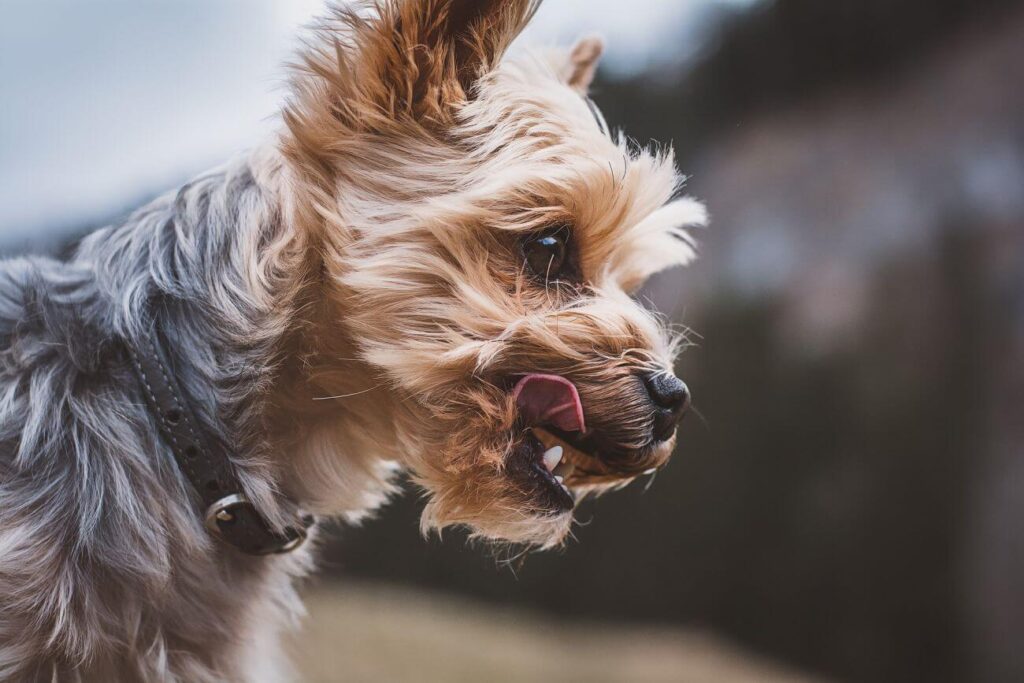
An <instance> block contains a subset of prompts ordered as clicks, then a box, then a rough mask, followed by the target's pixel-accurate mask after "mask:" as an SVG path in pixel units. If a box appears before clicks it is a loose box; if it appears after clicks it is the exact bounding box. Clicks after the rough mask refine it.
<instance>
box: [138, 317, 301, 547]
mask: <svg viewBox="0 0 1024 683" xmlns="http://www.w3.org/2000/svg"><path fill="white" fill-rule="evenodd" d="M147 330H148V331H147V332H146V333H145V334H144V335H143V337H142V338H140V339H137V340H135V341H134V343H133V342H130V341H128V340H125V346H126V347H127V349H128V355H129V356H130V357H131V364H132V367H133V368H134V370H135V374H136V376H137V377H138V380H139V383H140V385H141V387H142V393H143V394H144V395H145V397H146V403H147V405H148V406H149V410H150V412H151V413H152V415H153V418H154V420H155V421H156V423H157V425H158V426H159V428H160V434H161V436H162V437H163V439H164V441H165V442H166V443H167V445H168V446H170V448H171V452H172V453H173V454H174V459H175V461H176V462H177V464H178V468H179V469H180V470H181V472H182V473H183V474H184V475H185V478H186V479H187V480H188V482H189V484H191V485H192V488H193V489H195V491H196V493H198V494H199V499H200V501H201V503H202V515H203V523H204V525H205V526H206V528H207V530H208V531H209V532H210V534H211V535H213V536H214V537H215V538H217V539H219V540H221V541H223V542H224V543H226V544H228V545H230V546H232V547H234V548H236V549H238V550H239V551H241V552H243V553H246V554H248V555H270V554H275V553H287V552H290V551H292V550H294V549H296V548H298V547H299V546H300V545H302V543H303V541H305V540H306V536H307V529H308V528H309V527H310V526H311V525H312V524H313V522H314V519H313V517H312V516H308V515H305V516H302V515H299V513H298V510H297V508H296V506H294V505H291V506H290V507H291V508H292V510H293V514H292V516H293V517H294V520H295V521H294V522H293V523H292V524H290V525H288V526H286V527H285V528H284V529H281V530H278V529H275V528H273V527H271V525H270V524H269V523H268V522H267V520H266V519H265V518H264V517H263V516H262V515H261V514H260V512H259V510H257V509H256V506H255V505H253V503H252V502H251V501H250V500H249V499H248V497H247V496H246V494H245V492H244V489H243V488H242V485H241V483H240V482H239V480H238V476H237V474H236V473H235V470H234V467H233V466H232V464H231V458H230V457H229V451H228V446H226V445H225V444H224V443H223V442H222V441H221V440H220V439H216V438H214V437H213V435H211V434H209V433H208V432H207V431H206V430H205V429H204V428H203V426H202V425H201V423H200V422H199V420H197V419H196V415H195V412H194V411H193V410H192V408H191V406H190V405H189V402H188V400H187V398H186V396H185V394H184V392H182V390H181V387H180V386H179V384H178V382H177V380H176V379H175V377H174V373H173V372H172V370H171V368H172V366H171V364H170V363H169V362H168V356H167V353H166V352H165V349H164V346H163V344H162V339H161V337H162V335H161V334H160V332H159V328H158V326H157V324H156V323H155V321H151V323H150V325H149V326H148V328H147Z"/></svg>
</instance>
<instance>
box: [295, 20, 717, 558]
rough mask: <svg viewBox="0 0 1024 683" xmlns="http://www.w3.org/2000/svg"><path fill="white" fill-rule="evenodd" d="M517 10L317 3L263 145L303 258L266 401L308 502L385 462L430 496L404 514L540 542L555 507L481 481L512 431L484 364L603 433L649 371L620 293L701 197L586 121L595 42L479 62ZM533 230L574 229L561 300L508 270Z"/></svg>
mask: <svg viewBox="0 0 1024 683" xmlns="http://www.w3.org/2000/svg"><path fill="white" fill-rule="evenodd" d="M467 4H469V5H474V6H475V7H476V9H475V11H470V12H467V11H465V10H462V9H460V8H461V7H463V6H464V5H467ZM534 9H535V4H534V3H533V2H528V1H526V0H505V1H497V2H488V3H465V2H461V3H460V2H453V1H445V0H430V1H428V2H412V1H391V2H381V3H377V4H376V5H374V6H372V7H361V8H357V9H351V8H339V9H335V10H334V11H333V13H332V15H331V16H330V17H329V18H328V19H327V20H325V21H324V22H323V23H322V24H321V25H320V26H319V28H318V32H317V42H316V43H315V44H314V45H313V46H312V47H311V48H310V49H309V51H308V52H307V53H306V54H305V56H304V61H303V65H302V67H301V71H300V73H299V75H298V76H297V79H296V83H295V89H294V93H295V94H294V98H293V100H292V101H291V103H290V104H289V106H288V108H287V110H286V112H285V121H286V123H287V131H286V133H285V134H284V136H283V138H282V150H283V152H284V155H285V158H286V159H287V163H288V165H289V167H290V172H291V184H290V187H289V191H290V192H291V193H292V195H293V198H292V201H293V206H292V212H291V214H290V219H291V220H292V221H293V222H294V229H295V230H296V239H303V240H309V241H310V242H311V243H312V244H314V245H315V247H314V249H315V252H316V254H317V258H318V259H320V263H319V268H318V269H317V271H316V274H317V276H318V277H317V278H316V279H315V280H314V281H311V282H307V283H305V285H304V287H306V288H307V289H308V290H309V291H308V294H307V296H308V298H309V307H310V308H309V311H310V315H309V321H308V330H307V332H306V334H305V335H304V339H303V345H304V348H303V352H302V355H303V357H304V358H305V359H306V360H305V364H304V368H303V371H302V382H297V383H296V384H295V385H293V386H292V387H290V389H289V391H290V392H291V395H290V396H289V397H288V398H287V399H285V400H284V404H285V405H287V411H286V413H287V414H288V415H289V418H288V419H289V420H292V419H294V422H295V423H296V424H303V425H306V426H305V427H304V429H303V430H302V433H301V434H294V439H295V446H296V447H295V452H297V455H295V457H294V460H293V461H292V462H291V463H289V465H288V466H287V467H286V468H285V469H286V471H288V472H290V480H289V482H288V487H289V488H290V489H292V491H293V493H294V495H296V497H297V498H298V499H300V500H303V501H304V502H307V504H309V505H311V507H312V508H313V509H314V510H315V511H318V512H324V513H337V512H345V513H347V514H350V515H356V514H358V513H359V511H360V510H362V509H363V508H365V507H367V506H370V505H371V504H372V503H373V502H376V501H377V500H379V497H378V495H377V494H382V493H385V492H386V491H387V490H388V488H389V486H388V484H387V481H388V477H389V474H390V473H391V472H392V471H394V467H393V466H392V464H391V463H393V462H394V463H400V464H401V465H402V466H405V467H407V468H409V469H410V471H411V472H412V474H413V476H414V478H415V480H416V481H417V482H418V483H420V484H421V485H422V486H423V487H424V488H425V489H426V491H427V492H428V493H429V494H430V497H429V502H428V504H427V507H426V510H425V513H424V527H425V528H430V527H442V526H445V525H449V524H464V525H467V526H469V527H471V528H472V529H474V530H475V531H476V532H477V533H479V534H481V535H483V536H486V537H488V538H494V539H502V540H511V541H518V542H528V543H535V544H539V545H542V546H546V545H551V544H555V543H558V542H560V541H561V540H562V539H563V538H564V537H565V535H566V534H567V532H568V529H569V525H570V522H571V519H570V515H556V516H552V515H550V514H546V513H545V512H544V511H542V510H537V509H534V505H533V502H532V500H531V498H530V496H529V495H528V493H527V492H525V491H522V490H519V489H518V488H517V486H516V484H515V482H514V481H513V480H512V479H511V478H510V477H508V476H506V475H505V468H506V463H507V459H508V457H509V453H510V449H511V448H512V446H513V444H514V443H515V442H516V441H517V440H518V439H519V438H521V435H520V434H518V433H516V429H515V421H516V413H515V408H514V406H513V404H512V401H511V398H510V397H509V394H508V392H507V390H506V388H503V386H502V384H501V379H502V378H503V377H505V376H507V375H509V374H512V373H523V372H557V373H560V374H564V375H566V376H567V377H570V378H571V379H572V381H573V382H575V383H576V384H577V386H578V387H579V389H580V392H581V395H582V397H583V401H584V403H585V405H586V407H587V410H588V414H589V415H591V416H592V418H591V419H593V420H594V421H595V422H596V423H598V424H602V423H607V427H608V428H609V429H614V428H615V423H616V422H617V421H622V420H627V421H628V420H629V419H630V416H629V414H628V408H629V406H630V405H631V403H630V402H631V400H634V399H632V398H631V397H630V393H629V392H630V391H632V386H633V385H632V384H631V382H634V381H635V380H634V379H633V377H634V375H635V374H636V372H637V371H638V369H641V368H649V369H661V370H671V365H672V360H673V353H674V351H675V348H674V345H673V342H672V341H671V340H670V339H669V338H668V337H667V336H666V331H665V330H664V328H663V327H662V325H661V324H660V323H659V322H658V321H657V320H656V319H655V318H654V317H653V316H652V315H651V314H650V313H648V312H647V311H645V310H644V309H643V308H641V307H640V306H639V305H637V304H636V303H635V302H634V301H632V300H631V299H630V298H629V296H628V292H630V291H632V290H634V289H635V288H637V287H638V286H639V285H640V284H641V283H642V282H643V281H644V280H645V279H646V278H647V277H648V276H649V275H650V274H652V273H653V272H656V271H658V270H661V269H663V268H666V267H669V266H671V265H675V264H678V263H685V262H687V261H688V260H689V259H690V258H692V256H693V244H692V241H691V240H690V238H689V236H688V235H687V233H685V232H684V231H683V228H684V227H686V226H688V225H694V224H700V223H702V222H703V221H704V214H703V209H702V207H701V206H700V205H699V204H697V203H696V202H694V201H692V200H689V199H681V200H675V201H672V198H673V196H674V195H675V193H676V192H677V190H678V188H679V185H680V178H679V176H678V175H677V173H676V171H675V168H674V166H673V163H672V155H671V151H670V150H661V151H659V152H650V151H647V150H641V149H635V148H632V147H631V146H630V145H629V144H628V143H627V142H626V140H625V139H623V138H619V139H618V140H613V139H610V138H608V137H607V136H605V135H603V134H602V133H601V131H600V130H599V128H598V126H597V124H596V123H595V121H594V119H593V117H592V115H591V113H590V111H589V110H588V107H587V105H586V103H585V102H584V100H583V99H582V98H581V97H580V96H579V92H578V91H579V90H580V89H582V88H585V87H586V85H588V84H589V81H590V79H591V78H592V77H593V72H594V69H595V67H596V60H597V57H598V56H599V54H600V51H601V44H600V42H599V41H594V40H589V41H583V42H581V43H580V44H579V45H578V46H577V47H576V49H574V50H573V51H572V52H571V53H569V54H562V55H561V56H559V57H555V58H551V57H546V58H541V57H537V56H532V57H527V58H526V59H524V60H521V61H517V62H501V61H500V59H501V56H502V54H503V53H504V51H505V49H506V47H507V46H508V44H509V43H510V42H511V41H512V39H513V38H515V36H516V35H517V34H518V33H519V31H520V30H521V29H522V27H523V26H524V25H525V23H526V21H527V20H528V19H529V17H530V16H531V15H532V13H533V11H534ZM467 17H468V18H467ZM556 223H567V224H570V225H572V226H573V230H574V232H575V234H576V235H577V238H578V240H579V248H580V261H581V265H582V269H583V272H584V274H585V276H586V280H587V282H588V287H587V288H586V291H584V292H582V293H580V295H576V294H573V293H567V292H565V291H563V290H558V291H550V290H549V291H543V290H541V289H539V288H537V287H536V286H534V285H533V284H531V283H528V282H527V281H526V280H525V279H524V277H523V274H522V264H521V263H520V262H519V257H518V255H517V251H516V246H515V245H516V239H517V237H518V236H520V235H522V234H524V233H529V232H531V231H535V230H538V229H542V228H544V227H546V226H549V225H552V224H556ZM296 387H298V388H296ZM314 396H315V397H338V398H334V399H330V400H326V401H322V402H317V403H315V404H314V403H313V402H312V401H310V399H312V398H314ZM325 404H326V405H325ZM311 405H312V406H314V407H313V408H312V409H311V408H310V406H311ZM624 409H626V412H625V413H624V412H623V411H624ZM637 410H639V408H637ZM636 419H640V418H639V417H638V418H636ZM310 424H313V425H314V426H312V427H309V426H308V425H310ZM670 450H671V443H667V444H664V446H663V447H661V448H660V449H658V450H657V451H656V452H655V453H652V454H650V455H649V456H648V457H647V459H646V460H645V461H644V462H639V463H637V464H636V468H635V469H634V470H633V471H631V472H629V473H624V474H622V475H620V476H619V477H618V481H621V480H622V478H623V477H627V478H628V477H629V476H632V475H634V474H636V473H638V472H639V471H641V470H642V469H645V468H647V467H651V466H654V465H657V464H660V463H662V462H663V461H664V460H665V458H667V456H668V453H669V452H670ZM573 485H574V486H575V487H576V488H577V489H578V490H581V491H584V490H589V489H593V488H599V487H597V486H596V483H595V482H594V481H586V480H582V479H581V480H580V481H578V482H573ZM367 496H369V498H367Z"/></svg>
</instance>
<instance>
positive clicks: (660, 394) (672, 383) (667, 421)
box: [644, 372, 690, 441]
mask: <svg viewBox="0 0 1024 683" xmlns="http://www.w3.org/2000/svg"><path fill="white" fill-rule="evenodd" d="M644 386H646V387H647V393H648V395H650V397H651V402H652V403H654V405H655V406H656V408H657V410H656V411H655V415H654V438H655V439H657V440H658V441H667V440H668V439H670V438H671V437H672V433H673V432H674V431H675V429H676V425H677V424H678V423H679V420H681V419H682V418H683V415H684V414H685V413H686V409H687V408H689V407H690V390H689V389H687V388H686V384H684V383H683V380H681V379H679V378H678V377H676V376H675V375H670V374H668V373H665V372H659V373H655V374H651V375H647V376H645V377H644Z"/></svg>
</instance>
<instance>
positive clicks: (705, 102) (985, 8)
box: [597, 0, 1019, 160]
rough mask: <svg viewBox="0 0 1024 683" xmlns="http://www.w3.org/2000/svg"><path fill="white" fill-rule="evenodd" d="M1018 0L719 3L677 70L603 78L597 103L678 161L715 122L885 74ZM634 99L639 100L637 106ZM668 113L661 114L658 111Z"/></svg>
mask: <svg viewBox="0 0 1024 683" xmlns="http://www.w3.org/2000/svg"><path fill="white" fill-rule="evenodd" d="M1018 4H1019V0H859V1H858V0H827V1H822V0H764V2H762V3H761V4H759V5H755V6H754V8H753V9H752V10H750V11H745V12H738V11H726V10H723V11H719V13H717V15H712V16H709V17H707V21H708V23H710V24H712V25H714V24H717V25H718V26H717V27H716V28H715V29H714V34H715V35H714V37H713V38H712V39H711V40H710V41H709V44H708V46H707V47H706V48H705V49H704V56H703V58H702V59H700V60H699V61H698V63H697V64H696V65H695V67H694V68H692V69H691V70H689V71H688V72H687V73H685V74H679V73H667V74H665V73H654V74H648V75H646V76H645V77H644V78H641V79H638V80H625V81H618V82H607V81H606V82H603V83H601V84H600V85H599V87H598V91H597V92H598V94H599V96H600V100H601V107H602V109H603V110H604V111H605V114H606V115H607V116H608V118H609V120H611V121H616V122H618V123H619V124H621V125H622V126H623V128H625V129H626V130H627V131H629V132H630V134H631V135H633V136H634V137H636V138H637V139H640V140H643V139H645V138H644V135H646V136H648V137H650V138H652V139H655V140H662V141H668V140H672V141H673V142H674V143H675V145H676V148H677V152H678V153H679V155H680V157H681V158H683V159H684V160H685V159H686V158H688V157H689V156H690V155H691V154H693V153H694V152H695V151H696V150H698V149H700V148H701V147H702V146H703V145H706V144H709V143H711V142H713V141H714V139H715V135H716V134H718V133H721V132H722V130H723V128H728V127H732V126H739V125H743V123H744V122H747V121H750V120H751V119H752V118H753V117H755V116H756V115H757V114H758V113H761V112H762V111H765V110H769V109H772V108H774V107H779V106H786V105H789V104H792V103H793V102H794V101H799V100H801V99H803V98H807V97H809V96H812V95H815V94H818V93H820V92H822V91H825V90H835V89H838V88H842V87H849V86H851V85H856V84H860V83H879V82H885V81H889V80H891V79H893V78H894V77H895V76H896V75H897V74H898V73H899V72H900V71H902V70H903V69H905V68H906V67H907V66H908V65H910V64H913V63H914V62H915V61H917V60H919V59H921V58H922V56H924V55H926V54H927V53H928V52H929V51H931V50H933V49H935V48H936V47H937V46H940V45H941V44H942V41H943V40H944V39H948V38H949V35H950V33H951V31H955V30H957V29H958V28H961V27H963V26H964V25H968V24H971V23H975V24H976V23H979V22H984V21H992V20H996V21H997V20H998V19H999V17H1000V16H1001V11H1002V10H1005V8H1007V7H1009V6H1014V5H1018ZM641 103H642V105H641ZM669 112H671V115H667V114H668V113H669Z"/></svg>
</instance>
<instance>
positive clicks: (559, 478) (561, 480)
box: [555, 474, 565, 484]
mask: <svg viewBox="0 0 1024 683" xmlns="http://www.w3.org/2000/svg"><path fill="white" fill-rule="evenodd" d="M555 481H557V482H558V483H559V484H561V483H562V482H563V481H565V477H562V476H560V475H558V474H556V475H555Z"/></svg>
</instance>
